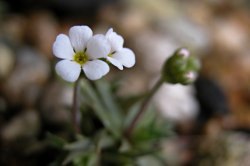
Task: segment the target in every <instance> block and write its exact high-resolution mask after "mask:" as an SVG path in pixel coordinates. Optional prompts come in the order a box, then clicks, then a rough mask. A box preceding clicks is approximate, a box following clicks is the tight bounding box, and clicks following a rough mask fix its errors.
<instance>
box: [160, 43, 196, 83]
mask: <svg viewBox="0 0 250 166" xmlns="http://www.w3.org/2000/svg"><path fill="white" fill-rule="evenodd" d="M199 69H200V62H199V60H198V59H197V58H195V57H192V56H190V53H189V51H188V50H187V49H186V48H181V49H178V50H177V51H175V53H174V54H173V55H172V56H171V57H170V58H169V59H167V61H166V62H165V64H164V66H163V70H162V77H163V79H164V81H166V82H168V83H172V84H177V83H180V84H183V85H187V84H190V83H193V82H194V81H195V79H196V77H197V75H198V73H197V72H198V71H199Z"/></svg>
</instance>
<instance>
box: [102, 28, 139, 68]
mask: <svg viewBox="0 0 250 166" xmlns="http://www.w3.org/2000/svg"><path fill="white" fill-rule="evenodd" d="M105 36H106V38H107V40H108V41H109V43H110V45H111V50H110V53H109V54H108V56H107V58H106V59H107V61H109V62H110V63H111V64H113V65H114V66H116V67H117V68H119V69H120V70H123V66H125V67H128V68H130V67H132V66H134V64H135V54H134V52H133V51H132V50H130V49H129V48H123V43H124V39H123V38H122V37H121V36H120V35H118V34H117V33H116V32H114V31H113V29H112V28H110V29H109V30H108V31H107V33H106V35H105Z"/></svg>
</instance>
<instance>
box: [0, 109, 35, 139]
mask: <svg viewBox="0 0 250 166" xmlns="http://www.w3.org/2000/svg"><path fill="white" fill-rule="evenodd" d="M39 130H40V121H39V115H38V113H37V111H36V110H26V111H25V112H23V113H22V114H21V115H19V116H16V117H15V118H14V119H12V120H11V121H10V122H8V123H7V124H6V125H5V126H4V127H3V128H2V130H1V137H2V139H3V140H5V141H8V142H12V141H15V140H18V139H21V138H30V137H34V136H36V135H37V134H38V132H39Z"/></svg>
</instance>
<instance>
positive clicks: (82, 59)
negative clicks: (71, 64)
mask: <svg viewBox="0 0 250 166" xmlns="http://www.w3.org/2000/svg"><path fill="white" fill-rule="evenodd" d="M73 60H74V61H75V62H77V63H79V64H80V65H82V64H84V63H86V62H87V61H88V60H89V58H88V56H87V55H86V54H85V52H77V53H76V54H75V55H74V57H73Z"/></svg>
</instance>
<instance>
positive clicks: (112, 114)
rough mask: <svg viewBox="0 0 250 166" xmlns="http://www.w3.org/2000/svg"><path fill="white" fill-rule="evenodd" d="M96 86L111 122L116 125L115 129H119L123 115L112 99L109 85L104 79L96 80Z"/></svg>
mask: <svg viewBox="0 0 250 166" xmlns="http://www.w3.org/2000/svg"><path fill="white" fill-rule="evenodd" d="M96 87H97V92H98V93H99V95H100V97H101V100H102V101H103V104H104V106H105V108H106V113H107V115H108V116H109V118H110V120H111V121H112V124H113V125H115V126H116V127H117V130H121V128H122V122H123V115H122V111H121V109H120V108H119V107H118V105H117V104H116V102H115V100H114V97H113V94H112V92H111V87H110V85H109V84H108V83H107V82H106V81H103V80H98V81H96Z"/></svg>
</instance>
